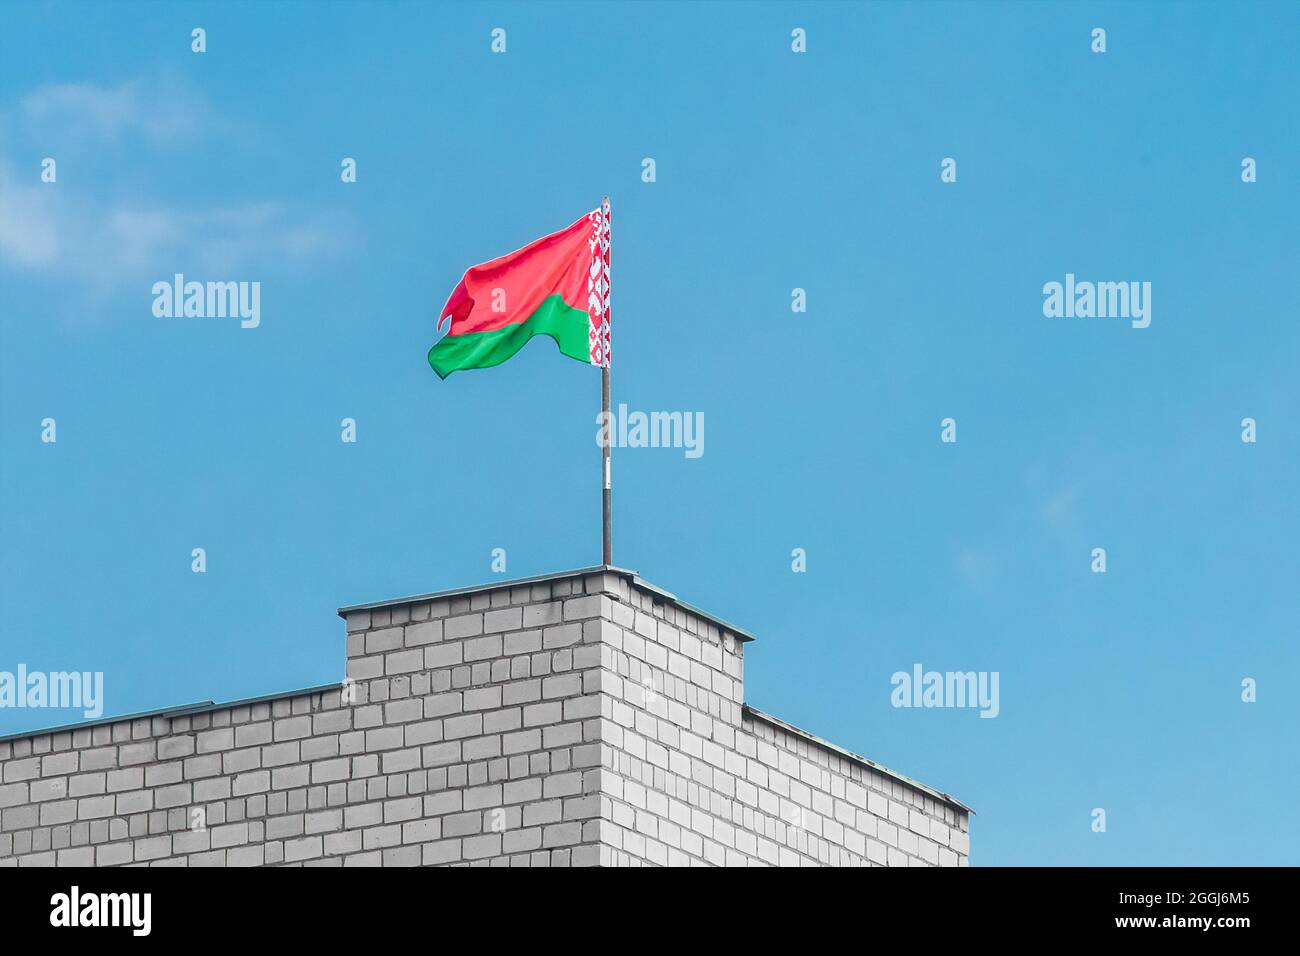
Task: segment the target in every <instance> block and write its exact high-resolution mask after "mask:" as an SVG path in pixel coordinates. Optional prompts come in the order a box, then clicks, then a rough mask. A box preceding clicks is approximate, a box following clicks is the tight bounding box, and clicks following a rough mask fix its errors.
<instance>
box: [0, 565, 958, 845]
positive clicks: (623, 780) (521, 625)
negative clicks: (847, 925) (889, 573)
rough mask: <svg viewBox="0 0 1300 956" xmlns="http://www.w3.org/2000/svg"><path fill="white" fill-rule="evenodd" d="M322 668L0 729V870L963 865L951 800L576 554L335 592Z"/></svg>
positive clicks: (719, 631)
mask: <svg viewBox="0 0 1300 956" xmlns="http://www.w3.org/2000/svg"><path fill="white" fill-rule="evenodd" d="M340 613H341V614H342V615H343V616H344V618H345V621H346V625H347V637H346V648H347V654H346V673H347V677H348V681H347V682H346V683H345V684H344V685H342V686H338V687H330V688H316V689H312V690H310V691H305V692H298V693H291V694H286V695H284V696H281V697H276V698H271V699H263V700H257V701H252V702H243V703H234V704H229V705H223V706H213V707H205V708H202V709H197V710H194V711H192V712H191V711H179V712H175V711H174V712H164V713H159V714H154V715H147V716H143V717H136V718H131V719H123V720H117V721H112V722H104V723H98V724H92V725H86V726H80V727H73V728H68V729H60V730H56V731H51V732H46V733H37V734H32V735H26V736H18V737H12V738H8V739H5V740H0V866H52V865H83V866H84V865H97V866H115V865H151V866H161V865H172V866H175V865H180V866H186V865H188V866H263V865H301V866H415V865H426V866H431V865H454V864H461V865H484V866H486V865H491V866H588V865H606V866H618V865H727V866H745V865H787V866H790V865H793V866H800V865H805V866H817V865H830V866H868V865H889V866H895V865H898V866H906V865H946V866H957V865H965V863H966V862H967V858H968V855H969V833H968V827H969V810H968V808H966V807H965V806H963V805H962V804H961V803H959V802H958V801H956V800H954V799H953V798H951V797H948V796H946V795H944V794H940V793H937V792H935V791H933V790H932V789H930V788H928V787H925V786H924V785H922V784H919V783H916V782H915V781H910V780H908V779H907V778H904V777H901V776H900V775H898V774H894V773H893V772H891V771H888V770H886V769H885V768H882V767H879V766H877V765H875V764H873V763H872V762H871V761H869V760H866V759H864V758H861V757H858V756H856V755H853V754H850V753H848V752H846V751H843V750H841V749H839V748H837V747H835V746H834V745H831V744H828V743H826V742H825V741H821V740H819V739H818V738H815V737H813V736H812V735H809V734H806V733H804V732H802V731H800V730H798V729H797V728H793V727H790V726H789V725H787V724H785V723H784V722H782V721H779V720H777V719H775V718H772V717H769V716H768V715H766V714H763V713H761V712H758V711H755V710H752V709H750V708H747V707H745V705H744V666H743V664H744V647H745V644H746V643H747V642H748V640H749V637H748V635H745V634H744V633H743V632H741V631H739V630H738V629H736V628H733V627H731V626H730V625H726V624H724V623H723V622H721V621H718V620H716V619H713V618H711V617H709V616H708V615H705V614H703V613H702V612H699V611H697V610H695V609H693V608H690V607H689V606H687V605H684V604H682V603H681V602H679V601H677V600H676V598H675V597H673V596H672V595H669V594H667V593H666V592H663V591H661V590H659V589H658V588H655V587H653V586H651V585H648V584H646V583H645V582H643V581H641V580H640V579H639V578H637V577H636V576H635V575H634V574H633V573H632V572H627V571H622V570H618V569H589V570H587V571H582V572H571V573H568V574H563V575H556V576H552V577H547V578H542V579H535V580H530V581H525V582H506V583H502V584H499V585H493V586H487V587H483V588H479V589H473V590H470V591H466V592H451V593H448V594H446V595H442V596H439V595H433V596H429V597H424V598H413V599H406V600H401V601H393V602H387V603H385V604H382V605H377V606H368V607H360V608H355V609H344V610H343V611H341V612H340Z"/></svg>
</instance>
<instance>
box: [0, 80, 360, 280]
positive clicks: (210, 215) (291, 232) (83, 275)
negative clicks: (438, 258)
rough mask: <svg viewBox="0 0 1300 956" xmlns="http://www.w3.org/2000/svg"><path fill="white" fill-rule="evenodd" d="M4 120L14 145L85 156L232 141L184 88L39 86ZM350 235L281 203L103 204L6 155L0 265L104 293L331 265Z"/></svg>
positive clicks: (332, 218) (337, 223) (336, 220)
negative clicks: (141, 145)
mask: <svg viewBox="0 0 1300 956" xmlns="http://www.w3.org/2000/svg"><path fill="white" fill-rule="evenodd" d="M0 118H4V117H0ZM7 120H8V122H7V123H6V124H5V125H8V124H9V123H16V124H17V129H16V130H15V132H17V133H19V134H20V136H16V137H14V139H15V140H16V141H17V140H19V139H21V138H24V137H25V138H26V139H27V140H28V141H29V142H54V141H62V142H65V143H66V142H68V141H73V140H76V141H79V147H78V149H79V150H88V149H92V148H97V146H96V144H100V143H115V142H123V143H130V142H131V141H132V140H135V141H138V140H141V139H143V140H144V141H145V142H147V143H149V144H151V145H153V146H159V145H161V144H169V145H171V146H175V144H176V141H178V140H181V139H185V138H198V137H200V136H208V135H214V134H216V135H221V134H222V132H223V131H225V132H229V131H230V124H228V123H226V122H225V121H224V120H222V119H221V118H220V117H216V116H213V115H211V114H210V112H209V111H207V110H206V109H205V108H204V106H203V105H202V103H201V101H200V100H199V99H198V98H197V97H195V96H193V95H191V94H189V93H187V92H186V91H185V89H184V87H183V85H182V84H179V83H172V82H168V81H164V80H156V81H150V82H145V81H143V80H133V81H131V82H127V83H123V84H121V85H119V86H116V87H104V86H95V85H93V84H89V83H60V84H53V85H47V86H42V87H40V88H39V89H37V90H35V91H34V92H32V93H30V94H28V95H26V96H24V97H22V98H21V99H20V100H19V101H18V109H17V110H15V111H11V112H9V113H8V115H7ZM6 138H8V137H6ZM221 138H222V140H223V141H224V142H227V143H229V142H236V143H237V142H240V141H241V138H240V137H238V136H224V135H221ZM34 155H36V156H40V155H44V154H43V153H41V152H39V151H37V152H36V153H35V154H34ZM60 155H62V154H60ZM28 165H29V166H30V163H29V164H28ZM60 172H62V170H60ZM147 188H148V187H147V186H145V189H147ZM345 232H346V228H345V224H344V223H343V222H342V221H341V220H340V217H339V216H337V215H335V214H330V213H322V212H315V211H311V210H308V209H304V208H302V207H300V206H295V205H291V204H288V203H281V202H267V201H260V200H254V201H239V202H233V203H229V202H228V203H209V204H206V205H205V204H180V205H178V204H176V203H175V202H162V201H151V200H149V199H148V198H144V197H141V198H130V199H125V200H112V201H110V200H97V199H95V198H93V196H88V195H87V193H86V192H85V191H84V190H73V189H68V188H66V187H65V186H64V185H62V184H61V183H44V182H42V181H41V178H40V169H39V168H38V167H30V168H28V167H27V166H25V167H23V168H22V169H21V170H20V169H19V167H17V166H15V165H14V163H13V162H11V161H8V160H7V159H6V157H4V156H0V267H9V268H13V269H17V270H22V271H26V272H30V273H35V274H42V275H45V276H48V277H52V278H73V279H80V280H84V281H87V282H90V283H93V284H96V285H100V286H111V285H116V284H119V283H122V282H128V281H137V280H139V279H140V278H142V277H148V278H151V279H158V278H165V277H169V276H171V275H172V274H173V273H174V272H192V273H195V274H198V273H200V272H201V273H205V274H206V276H204V277H207V276H211V277H213V278H237V277H238V275H237V274H239V275H248V274H249V272H250V270H256V269H260V268H262V267H265V266H266V265H268V264H273V265H276V266H279V265H281V264H286V263H287V264H290V265H293V264H295V263H304V262H307V261H309V260H315V259H319V258H324V257H327V256H329V255H331V254H333V253H334V252H335V251H336V250H338V249H341V248H342V247H343V246H344V244H345V241H346V240H345Z"/></svg>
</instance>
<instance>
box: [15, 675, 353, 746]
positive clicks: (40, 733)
mask: <svg viewBox="0 0 1300 956" xmlns="http://www.w3.org/2000/svg"><path fill="white" fill-rule="evenodd" d="M342 686H343V684H342V683H341V682H339V681H336V682H334V683H333V684H318V685H316V686H315V687H304V688H303V689H302V690H291V691H286V692H285V693H280V694H263V695H262V696H260V697H245V698H243V699H242V700H230V701H224V702H222V703H214V702H213V701H210V700H201V701H198V702H196V703H193V704H182V705H181V706H179V707H164V708H162V709H160V710H142V711H140V712H139V713H137V714H123V715H121V716H120V717H102V718H100V717H97V718H96V719H94V720H83V721H80V722H79V723H75V724H61V725H60V726H58V727H42V728H40V729H38V730H24V731H20V732H19V733H16V734H5V735H4V736H0V742H4V741H6V740H22V739H23V738H26V737H47V736H49V735H50V734H61V733H67V732H70V731H74V730H87V729H89V728H91V727H103V726H106V725H108V724H122V723H129V722H130V721H133V720H145V719H152V718H154V717H189V716H191V715H193V714H204V713H208V712H210V711H213V710H226V709H229V708H232V707H250V706H252V705H253V704H264V703H266V702H267V701H272V700H284V699H286V698H289V697H305V696H307V695H308V694H320V693H323V692H325V691H327V690H338V689H339V688H340V687H342Z"/></svg>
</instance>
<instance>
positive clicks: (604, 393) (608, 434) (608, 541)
mask: <svg viewBox="0 0 1300 956" xmlns="http://www.w3.org/2000/svg"><path fill="white" fill-rule="evenodd" d="M600 208H601V211H602V213H603V214H604V218H605V235H606V243H607V245H606V248H605V249H604V250H603V255H604V259H605V265H604V272H605V294H604V301H605V316H604V323H603V324H604V328H605V329H610V328H611V325H610V316H609V293H610V285H609V261H610V250H611V248H612V247H613V241H612V240H613V230H611V229H610V216H609V197H608V196H606V197H605V198H604V199H602V200H601V203H600ZM605 334H606V336H607V337H606V339H605V342H604V343H603V348H602V351H603V352H604V355H603V359H604V361H603V362H602V363H601V368H600V404H601V411H603V412H604V418H603V421H604V422H605V442H604V447H603V448H602V449H601V452H600V456H601V471H602V477H603V481H604V487H603V488H602V491H601V499H602V500H601V505H602V518H603V520H602V522H601V524H602V529H603V532H604V534H603V545H604V546H603V548H602V555H603V559H602V562H601V563H602V564H605V565H612V564H613V563H614V537H613V533H612V530H611V525H612V523H613V501H612V498H613V485H612V482H611V475H610V444H611V442H612V440H613V438H612V433H613V431H614V428H613V419H612V418H610V414H609V412H610V407H609V366H610V357H609V347H610V345H609V338H608V336H609V334H610V333H608V332H607V333H605Z"/></svg>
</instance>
